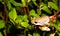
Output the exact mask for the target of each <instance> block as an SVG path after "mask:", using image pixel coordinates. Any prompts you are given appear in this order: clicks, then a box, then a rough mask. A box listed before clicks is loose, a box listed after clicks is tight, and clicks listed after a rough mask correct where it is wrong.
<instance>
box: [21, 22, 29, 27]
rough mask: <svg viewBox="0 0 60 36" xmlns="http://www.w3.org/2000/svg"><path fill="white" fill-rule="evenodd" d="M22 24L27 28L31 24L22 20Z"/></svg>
mask: <svg viewBox="0 0 60 36" xmlns="http://www.w3.org/2000/svg"><path fill="white" fill-rule="evenodd" d="M21 25H22V26H23V27H25V28H27V27H28V26H29V24H28V23H27V22H21Z"/></svg>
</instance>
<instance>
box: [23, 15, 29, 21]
mask: <svg viewBox="0 0 60 36" xmlns="http://www.w3.org/2000/svg"><path fill="white" fill-rule="evenodd" d="M23 20H24V21H25V22H29V21H28V16H27V15H26V14H25V15H24V16H23Z"/></svg>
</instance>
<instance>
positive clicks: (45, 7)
mask: <svg viewBox="0 0 60 36" xmlns="http://www.w3.org/2000/svg"><path fill="white" fill-rule="evenodd" d="M42 9H43V10H44V11H46V12H47V13H48V14H51V11H50V10H49V9H48V7H47V6H44V7H42Z"/></svg>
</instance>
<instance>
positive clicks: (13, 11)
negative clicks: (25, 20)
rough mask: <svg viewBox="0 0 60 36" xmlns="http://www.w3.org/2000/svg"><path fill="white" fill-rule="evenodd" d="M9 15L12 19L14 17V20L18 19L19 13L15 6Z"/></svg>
mask: <svg viewBox="0 0 60 36" xmlns="http://www.w3.org/2000/svg"><path fill="white" fill-rule="evenodd" d="M9 17H10V18H11V19H13V20H14V21H15V20H16V18H17V14H16V10H15V8H13V9H12V10H11V11H10V12H9Z"/></svg>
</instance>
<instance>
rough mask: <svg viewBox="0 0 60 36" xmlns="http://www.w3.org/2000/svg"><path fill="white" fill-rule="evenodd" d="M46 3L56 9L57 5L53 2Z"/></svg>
mask: <svg viewBox="0 0 60 36" xmlns="http://www.w3.org/2000/svg"><path fill="white" fill-rule="evenodd" d="M48 4H49V5H50V6H51V7H52V8H53V9H55V10H58V6H57V5H56V4H55V3H53V2H48Z"/></svg>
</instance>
